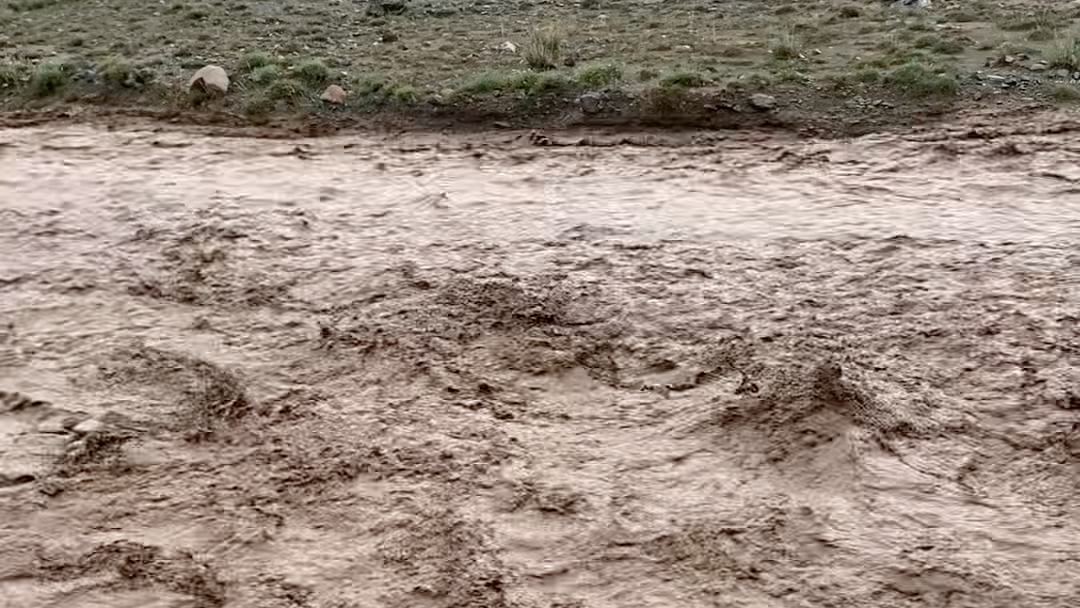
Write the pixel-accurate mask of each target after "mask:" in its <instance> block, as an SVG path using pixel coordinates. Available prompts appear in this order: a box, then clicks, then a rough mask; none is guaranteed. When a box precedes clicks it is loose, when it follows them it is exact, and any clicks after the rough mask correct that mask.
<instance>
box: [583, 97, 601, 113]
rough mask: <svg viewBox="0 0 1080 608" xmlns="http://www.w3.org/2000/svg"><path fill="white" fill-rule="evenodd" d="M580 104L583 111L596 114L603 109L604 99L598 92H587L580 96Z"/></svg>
mask: <svg viewBox="0 0 1080 608" xmlns="http://www.w3.org/2000/svg"><path fill="white" fill-rule="evenodd" d="M578 104H579V105H580V106H581V111H582V112H585V113H586V114H596V113H597V112H599V111H600V110H602V109H603V104H604V99H603V98H602V97H600V96H599V95H597V94H596V93H586V94H584V95H582V96H581V97H578Z"/></svg>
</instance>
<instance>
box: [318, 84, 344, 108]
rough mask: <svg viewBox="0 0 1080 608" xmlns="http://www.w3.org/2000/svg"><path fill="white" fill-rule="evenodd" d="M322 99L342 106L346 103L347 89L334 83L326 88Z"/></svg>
mask: <svg viewBox="0 0 1080 608" xmlns="http://www.w3.org/2000/svg"><path fill="white" fill-rule="evenodd" d="M321 99H322V100H323V101H325V102H327V103H332V104H334V105H339V106H340V105H341V104H343V103H345V89H343V88H341V87H339V86H338V85H336V84H332V85H330V86H328V87H326V90H325V91H323V94H322V97H321Z"/></svg>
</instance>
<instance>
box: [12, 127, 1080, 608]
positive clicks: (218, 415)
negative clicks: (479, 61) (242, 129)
mask: <svg viewBox="0 0 1080 608" xmlns="http://www.w3.org/2000/svg"><path fill="white" fill-rule="evenodd" d="M972 133H981V135H979V136H973V135H972ZM1072 139H1073V138H1072V137H1071V136H1070V135H1069V131H1068V130H1067V129H1059V130H1058V132H1054V130H1053V129H1041V130H1038V131H1035V130H1032V129H1027V130H1025V129H1024V128H1023V127H1022V126H1019V125H1011V126H1010V125H1002V128H1001V129H1000V130H999V131H998V132H995V133H988V132H986V131H981V132H979V131H976V130H975V128H974V127H972V126H971V125H970V124H956V125H951V126H942V127H938V128H935V129H928V130H921V131H917V132H912V133H910V134H908V135H899V134H879V135H870V136H866V137H861V138H857V139H849V140H833V141H815V140H802V139H797V138H795V137H794V136H789V135H775V134H774V135H768V134H760V133H749V132H743V133H731V134H720V133H708V134H704V133H702V134H697V135H694V136H692V137H691V136H687V138H686V140H684V141H679V142H677V145H676V143H673V142H672V141H671V140H668V141H666V142H665V141H657V140H656V139H653V138H651V136H648V135H640V136H639V135H635V136H633V137H619V138H606V136H604V137H595V138H587V139H583V138H582V137H579V136H577V135H574V136H570V135H566V134H547V135H545V134H532V135H531V136H530V135H529V134H502V135H498V136H474V137H465V136H449V135H436V134H431V135H427V136H423V135H417V134H413V135H409V136H402V137H388V136H366V137H365V136H359V135H348V136H339V137H332V138H322V139H304V140H295V141H281V140H268V139H255V138H239V137H233V138H221V137H208V136H205V135H202V134H197V133H193V132H192V131H191V130H190V129H188V130H183V129H175V130H169V129H160V128H141V127H125V128H114V129H111V130H106V129H102V128H99V127H96V126H93V125H39V126H30V127H27V128H22V129H11V130H6V131H0V391H3V393H2V396H3V400H2V401H0V547H3V548H2V549H0V554H2V556H3V558H2V559H0V606H4V607H5V608H6V607H8V606H10V607H16V606H18V607H20V608H21V607H27V608H31V607H42V608H43V607H45V606H50V607H63V608H74V607H88V606H154V607H180V606H185V607H188V606H224V607H230V608H232V607H252V608H254V607H260V608H268V607H270V608H277V607H308V608H331V607H332V608H353V607H357V608H358V607H367V606H390V607H406V606H409V607H415V606H432V607H436V606H437V607H466V606H468V607H515V608H517V607H521V608H524V607H542V608H548V607H550V608H554V607H561V608H569V607H615V606H618V607H631V606H634V607H656V608H659V607H675V606H679V607H683V606H753V607H762V608H772V607H784V608H788V607H796V606H851V607H856V606H858V607H866V606H873V607H889V608H892V607H896V608H907V607H912V608H914V607H916V606H919V607H922V606H950V607H973V608H974V607H979V608H982V607H999V606H1000V607H1001V608H1005V607H1009V608H1011V607H1014V606H1029V607H1046V608H1049V607H1054V608H1057V607H1062V608H1064V607H1068V606H1075V605H1076V598H1077V597H1080V582H1078V581H1080V540H1078V538H1080V536H1078V534H1077V533H1078V531H1080V248H1078V244H1080V170H1077V168H1076V167H1077V166H1080V165H1078V161H1080V146H1077V145H1076V143H1075V142H1074V141H1072ZM569 144H572V145H569Z"/></svg>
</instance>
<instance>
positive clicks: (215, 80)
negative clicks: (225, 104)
mask: <svg viewBox="0 0 1080 608" xmlns="http://www.w3.org/2000/svg"><path fill="white" fill-rule="evenodd" d="M188 88H191V89H200V90H203V91H206V92H207V93H216V94H218V95H224V94H225V93H226V92H228V90H229V75H228V74H226V73H225V69H224V68H221V67H219V66H216V65H207V66H203V67H201V68H199V71H197V72H195V74H194V75H193V76H192V77H191V80H190V81H189V82H188Z"/></svg>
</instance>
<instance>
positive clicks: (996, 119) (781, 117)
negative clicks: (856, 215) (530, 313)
mask: <svg viewBox="0 0 1080 608" xmlns="http://www.w3.org/2000/svg"><path fill="white" fill-rule="evenodd" d="M744 97H745V96H739V97H730V95H728V94H720V95H719V96H715V95H706V94H699V95H697V96H695V97H692V99H693V101H692V102H687V103H686V106H687V107H686V108H683V109H682V110H680V111H675V112H661V113H656V112H653V111H651V110H649V109H647V108H640V107H636V106H634V105H633V104H631V105H627V106H625V107H619V108H616V109H612V110H609V111H607V112H605V113H601V114H597V115H586V114H583V113H581V112H580V111H577V110H576V108H577V105H576V104H575V103H572V102H568V101H564V102H562V103H559V102H552V103H550V104H548V105H545V106H542V107H538V108H536V109H535V111H532V110H523V109H520V108H513V107H504V106H503V105H500V104H498V103H495V104H487V105H484V104H480V105H477V106H475V107H472V106H462V107H460V108H454V107H449V108H426V109H423V108H415V109H409V110H385V111H374V112H359V111H349V110H343V111H316V112H308V113H305V114H296V115H279V116H268V117H262V118H258V119H253V118H251V117H247V116H244V115H242V114H238V113H235V112H230V111H224V110H220V109H214V108H213V107H207V108H204V109H180V108H154V107H139V106H137V105H134V106H124V105H120V104H112V103H101V104H96V103H74V104H61V105H54V106H52V107H49V108H44V109H38V110H33V109H24V110H11V111H4V112H0V127H4V128H20V127H25V126H34V125H42V124H48V123H51V122H60V123H76V124H77V123H83V122H86V123H93V124H100V125H106V126H113V127H130V126H132V124H133V123H135V124H148V123H154V122H156V123H160V124H161V125H162V126H169V127H179V128H189V129H190V128H197V129H216V134H220V135H235V136H241V137H247V136H254V137H267V138H297V137H323V136H332V135H342V134H349V133H376V134H377V133H390V132H408V133H424V132H443V133H454V134H458V135H470V134H483V133H493V134H498V133H500V132H517V131H522V130H524V131H530V130H543V131H554V132H588V133H597V134H616V133H623V134H625V135H627V137H628V138H629V137H632V136H633V135H634V134H640V133H648V134H652V135H656V136H658V137H659V138H660V139H663V138H664V137H673V138H675V140H676V141H678V140H679V138H680V137H681V136H684V135H685V134H687V133H694V132H700V131H706V132H707V131H749V132H770V133H777V134H783V133H792V134H796V135H798V136H800V137H808V138H818V139H838V138H845V137H860V136H864V135H869V134H873V133H884V132H896V133H902V132H904V131H906V130H910V129H916V130H922V129H934V128H936V127H942V126H947V125H950V124H956V123H958V122H960V123H979V122H980V117H981V122H983V123H984V124H985V125H987V126H988V125H990V124H995V123H1002V122H1005V123H1009V124H1011V125H1020V124H1022V122H1023V121H1020V120H1017V119H1018V118H1019V117H1020V116H1027V117H1031V118H1033V119H1035V120H1039V119H1041V118H1042V117H1043V116H1045V115H1050V114H1059V113H1060V114H1067V112H1065V111H1055V110H1054V108H1053V107H1052V106H1049V105H1047V104H1046V103H1042V102H1038V101H1035V100H1034V99H1032V98H1031V97H1028V96H1026V95H1024V94H1022V93H1008V92H1006V93H1004V94H1001V95H996V96H991V97H985V96H984V95H983V94H981V93H979V92H978V91H969V92H967V93H965V94H964V95H961V96H959V97H957V98H956V99H953V100H950V101H947V102H946V101H939V102H914V103H913V102H910V101H906V100H904V99H903V98H896V99H893V102H894V103H891V104H888V105H877V106H872V107H866V106H865V105H855V106H853V105H851V103H850V102H851V100H849V99H847V98H845V97H843V96H836V95H823V96H820V97H813V96H810V97H807V95H806V94H805V92H799V93H791V94H790V95H787V96H785V95H783V94H779V95H778V98H779V100H780V101H779V102H778V104H779V106H778V108H777V109H776V110H771V111H757V110H753V109H751V108H749V107H747V106H746V101H745V99H744ZM627 143H632V142H630V141H628V142H627Z"/></svg>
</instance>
